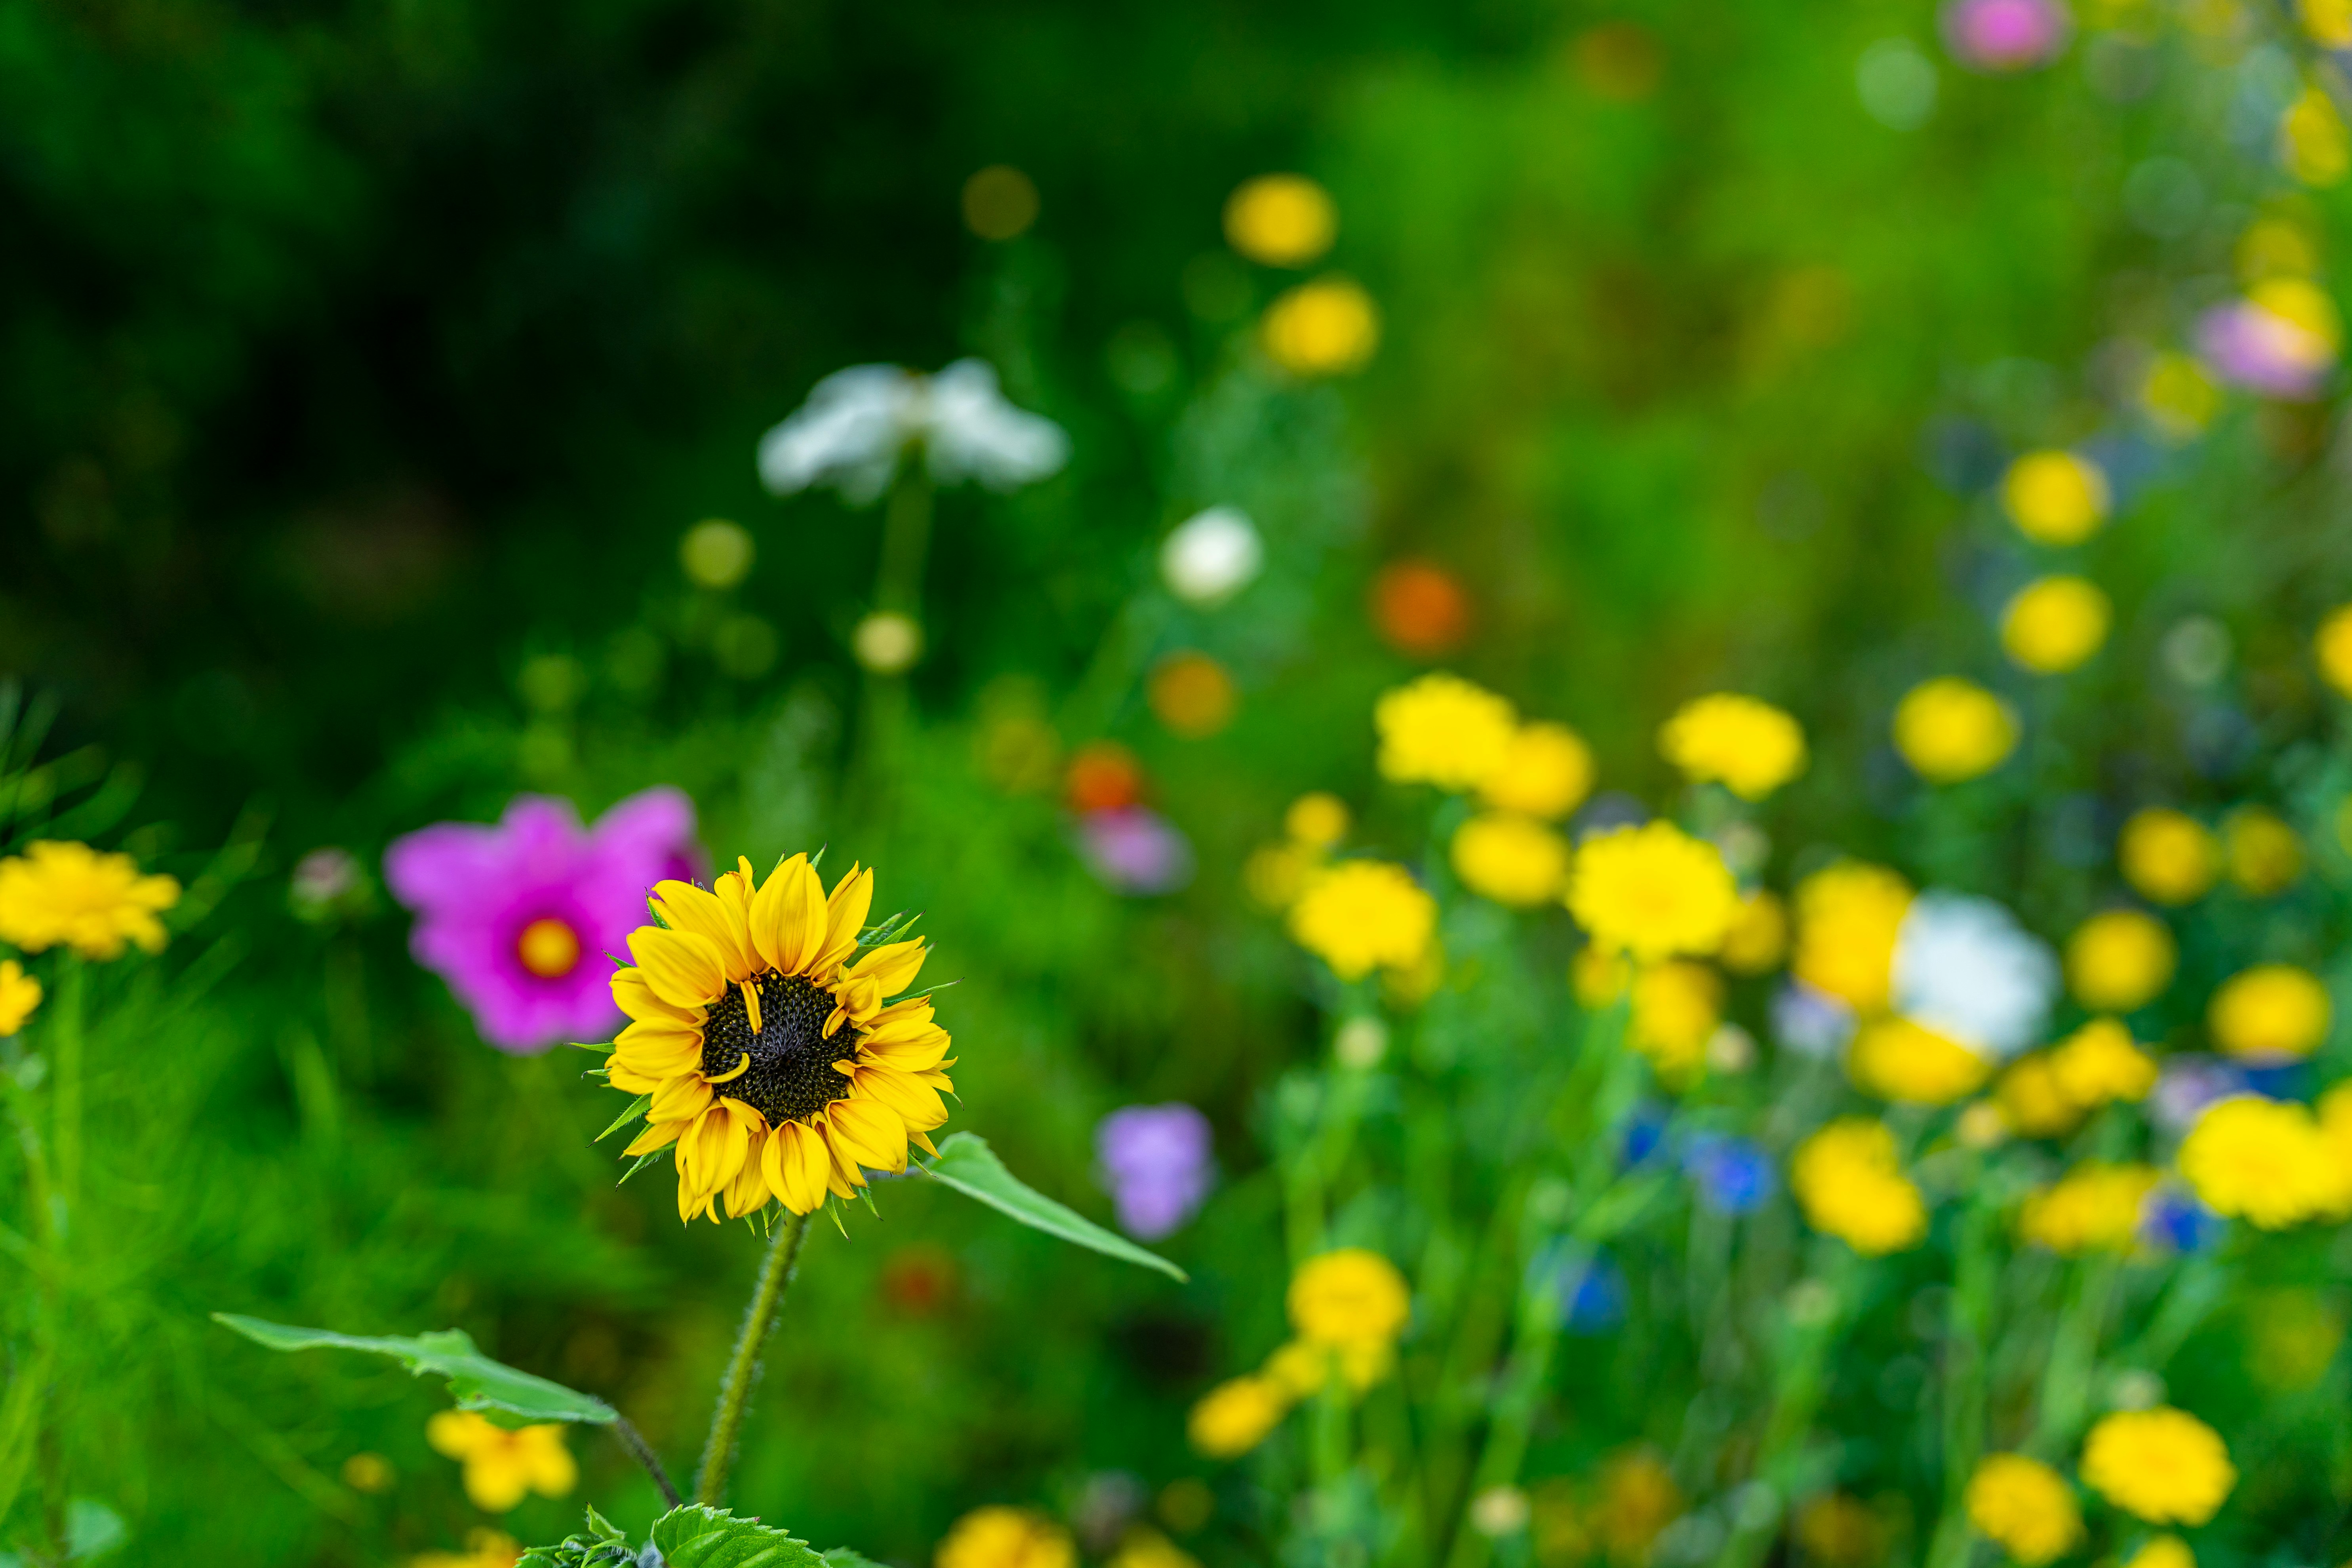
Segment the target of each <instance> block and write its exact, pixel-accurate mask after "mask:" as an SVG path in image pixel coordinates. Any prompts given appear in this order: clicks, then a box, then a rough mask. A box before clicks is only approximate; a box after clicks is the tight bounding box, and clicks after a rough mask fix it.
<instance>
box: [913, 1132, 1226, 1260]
mask: <svg viewBox="0 0 2352 1568" xmlns="http://www.w3.org/2000/svg"><path fill="white" fill-rule="evenodd" d="M908 1169H910V1170H916V1171H920V1172H922V1173H923V1174H925V1175H927V1176H929V1177H930V1178H931V1179H932V1180H933V1181H935V1182H938V1183H940V1184H941V1185H943V1186H950V1187H953V1188H954V1189H955V1190H956V1191H957V1192H960V1193H961V1194H963V1195H964V1196H966V1197H968V1198H974V1199H977V1200H978V1201H980V1202H981V1203H983V1204H986V1205H988V1206H989V1207H990V1208H992V1209H994V1210H996V1211H997V1212H998V1213H999V1214H1003V1215H1011V1216H1012V1217H1013V1218H1014V1219H1017V1220H1019V1221H1020V1222H1021V1223H1022V1224H1023V1225H1025V1226H1029V1227H1030V1228H1031V1229H1032V1230H1042V1231H1044V1232H1045V1234H1046V1235H1048V1236H1055V1237H1061V1238H1062V1239H1063V1240H1064V1241H1066V1242H1069V1243H1071V1244H1072V1245H1074V1246H1076V1247H1087V1248H1088V1249H1090V1250H1092V1251H1095V1252H1099V1253H1101V1254H1103V1255H1104V1256H1105V1257H1107V1258H1119V1259H1121V1260H1123V1261H1125V1262H1129V1263H1134V1264H1139V1265H1140V1266H1142V1267H1143V1268H1157V1269H1158V1270H1160V1272H1161V1273H1162V1274H1165V1275H1167V1276H1169V1277H1170V1278H1171V1279H1179V1280H1181V1279H1188V1278H1189V1276H1187V1275H1186V1274H1185V1272H1184V1271H1183V1270H1182V1269H1181V1268H1177V1267H1176V1266H1175V1265H1174V1264H1172V1263H1171V1262H1169V1261H1168V1260H1167V1259H1166V1258H1162V1257H1160V1255H1159V1254H1158V1253H1156V1252H1146V1251H1145V1250H1144V1249H1143V1248H1142V1247H1138V1246H1136V1245H1135V1243H1133V1242H1131V1241H1129V1240H1128V1239H1127V1237H1123V1236H1118V1235H1116V1234H1114V1233H1113V1232H1110V1231H1108V1230H1105V1229H1104V1228H1103V1227H1102V1226H1098V1225H1097V1224H1096V1223H1095V1222H1094V1221H1092V1220H1090V1219H1088V1218H1087V1217H1086V1216H1085V1215H1082V1214H1079V1213H1078V1212H1076V1210H1075V1209H1070V1208H1066V1207H1065V1206H1063V1205H1060V1204H1057V1203H1055V1201H1054V1200H1053V1199H1051V1198H1049V1197H1047V1196H1046V1195H1045V1194H1043V1193H1041V1192H1038V1191H1036V1190H1035V1189H1034V1188H1033V1187H1031V1186H1029V1185H1028V1184H1026V1183H1024V1181H1022V1180H1021V1178H1020V1177H1018V1176H1016V1175H1014V1174H1013V1173H1012V1172H1010V1171H1008V1170H1006V1169H1005V1168H1004V1162H1003V1161H1002V1160H1000V1159H998V1158H997V1157H996V1151H995V1150H993V1149H991V1148H990V1147H989V1146H988V1141H987V1140H986V1139H984V1138H982V1137H981V1136H980V1135H979V1134H978V1133H976V1132H958V1133H954V1134H952V1135H950V1137H949V1138H947V1139H946V1140H945V1141H944V1142H941V1143H940V1157H939V1158H938V1159H936V1160H933V1161H932V1162H930V1163H929V1164H924V1163H920V1162H917V1163H914V1164H912V1165H910V1166H908Z"/></svg>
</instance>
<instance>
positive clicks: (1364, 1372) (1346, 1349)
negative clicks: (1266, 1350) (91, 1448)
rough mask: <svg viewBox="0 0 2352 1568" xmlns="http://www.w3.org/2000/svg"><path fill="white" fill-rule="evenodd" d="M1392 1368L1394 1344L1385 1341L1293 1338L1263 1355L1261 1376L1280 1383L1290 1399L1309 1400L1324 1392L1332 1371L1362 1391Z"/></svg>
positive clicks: (1393, 1367)
mask: <svg viewBox="0 0 2352 1568" xmlns="http://www.w3.org/2000/svg"><path fill="white" fill-rule="evenodd" d="M1394 1370H1396V1347H1395V1346H1394V1345H1392V1344H1391V1343H1389V1342H1387V1341H1386V1340H1360V1341H1357V1342H1353V1343H1350V1344H1344V1345H1325V1344H1317V1343H1315V1342H1312V1341H1310V1340H1292V1341H1290V1342H1287V1343H1286V1344H1285V1345H1283V1346H1282V1348H1281V1349H1279V1350H1277V1351H1276V1352H1274V1353H1273V1354H1272V1355H1270V1356H1268V1357H1266V1361H1265V1367H1264V1368H1263V1369H1262V1371H1261V1375H1263V1376H1265V1377H1267V1378H1269V1379H1271V1380H1273V1381H1274V1382H1275V1383H1276V1384H1279V1385H1280V1386H1281V1387H1282V1389H1283V1391H1284V1392H1285V1393H1286V1394H1289V1395H1290V1396H1291V1398H1293V1399H1309V1398H1312V1397H1313V1396H1315V1395H1316V1394H1320V1393H1322V1392H1323V1390H1324V1388H1325V1387H1326V1386H1327V1385H1328V1384H1329V1383H1330V1381H1331V1377H1332V1374H1333V1373H1338V1374H1339V1378H1340V1380H1341V1381H1342V1382H1344V1383H1345V1384H1347V1385H1348V1386H1349V1388H1351V1389H1354V1390H1355V1391H1356V1392H1357V1393H1359V1394H1361V1393H1362V1392H1363V1391H1364V1390H1366V1389H1368V1388H1370V1387H1371V1386H1372V1384H1376V1383H1378V1382H1380V1381H1381V1379H1382V1378H1384V1377H1386V1376H1387V1375H1388V1374H1389V1373H1391V1372H1393V1371H1394Z"/></svg>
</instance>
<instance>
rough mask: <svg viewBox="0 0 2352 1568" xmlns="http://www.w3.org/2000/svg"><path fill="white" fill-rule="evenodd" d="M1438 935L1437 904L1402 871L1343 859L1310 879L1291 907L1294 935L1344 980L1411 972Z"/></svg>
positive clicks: (1382, 862) (1382, 864)
mask: <svg viewBox="0 0 2352 1568" xmlns="http://www.w3.org/2000/svg"><path fill="white" fill-rule="evenodd" d="M1436 932H1437V902H1436V900H1433V899H1432V898H1431V897H1430V896H1429V895H1428V894H1427V893H1426V892H1423V890H1422V888H1421V884H1419V883H1418V882H1415V881H1414V880H1413V879H1412V877H1410V876H1408V875H1407V874H1406V872H1405V869H1404V868H1403V867H1402V866H1392V865H1391V864H1389V863H1388V862H1387V861H1385V860H1342V861H1340V862H1339V864H1338V865H1336V866H1327V867H1324V868H1321V869H1320V870H1318V871H1317V872H1315V873H1314V874H1313V875H1312V876H1310V877H1308V878H1307V886H1306V889H1305V890H1304V891H1302V892H1301V893H1300V894H1299V896H1298V901H1297V903H1295V904H1293V905H1291V906H1290V934H1291V937H1292V939H1293V940H1295V941H1296V942H1297V943H1298V945H1299V946H1301V947H1303V948H1305V949H1306V950H1307V952H1311V953H1313V954H1315V955H1316V956H1317V957H1318V958H1320V959H1321V960H1322V961H1323V962H1324V963H1328V964H1329V965H1330V966H1331V973H1334V974H1336V975H1338V976H1339V978H1340V979H1342V980H1360V979H1362V978H1363V977H1364V976H1365V975H1367V974H1369V973H1371V972H1372V971H1373V970H1374V969H1376V968H1380V967H1383V966H1385V967H1387V968H1391V969H1410V968H1412V966H1413V965H1415V964H1417V963H1420V962H1421V961H1422V960H1423V957H1425V956H1426V955H1427V953H1428V952H1429V949H1430V946H1431V943H1432V940H1433V938H1434V936H1435V935H1436Z"/></svg>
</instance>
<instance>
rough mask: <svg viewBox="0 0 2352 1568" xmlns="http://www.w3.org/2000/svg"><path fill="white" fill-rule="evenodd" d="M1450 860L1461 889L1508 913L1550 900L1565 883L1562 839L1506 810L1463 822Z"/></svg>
mask: <svg viewBox="0 0 2352 1568" xmlns="http://www.w3.org/2000/svg"><path fill="white" fill-rule="evenodd" d="M1451 858H1452V859H1453V862H1454V875H1455V876H1457V877H1460V878H1461V879H1462V885H1463V886H1464V887H1465V888H1467V889H1470V890H1471V891H1472V892H1474V893H1476V894H1478V895H1479V896H1480V897H1481V898H1487V899H1492V900H1495V901H1496V903H1498V904H1508V905H1510V906H1511V907H1512V908H1513V909H1522V910H1524V909H1533V908H1534V907H1535V906H1536V905H1538V904H1541V903H1547V902H1549V901H1550V900H1553V899H1555V898H1557V897H1559V891H1560V888H1561V886H1562V885H1563V884H1564V883H1566V882H1567V880H1568V858H1569V857H1568V840H1566V839H1564V838H1562V837H1560V836H1559V834H1557V833H1555V832H1553V831H1552V830H1551V829H1550V828H1549V827H1547V826H1544V825H1543V824H1542V823H1540V822H1538V821H1537V820H1536V819H1535V818H1533V817H1531V816H1518V815H1517V814H1515V813H1512V812H1505V811H1483V812H1480V813H1479V814H1478V815H1477V816H1473V817H1471V818H1470V819H1469V820H1468V821H1466V822H1465V823H1463V825H1462V826H1460V827H1458V828H1456V829H1454V844H1453V850H1452V856H1451Z"/></svg>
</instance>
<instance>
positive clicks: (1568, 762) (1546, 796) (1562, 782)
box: [1478, 719, 1593, 822]
mask: <svg viewBox="0 0 2352 1568" xmlns="http://www.w3.org/2000/svg"><path fill="white" fill-rule="evenodd" d="M1592 774H1593V767H1592V748H1591V747H1590V746H1588V745H1586V744H1585V743H1584V738H1583V737H1582V736H1581V735H1579V734H1578V733H1577V732H1576V731H1573V730H1571V729H1570V728H1569V727H1568V726H1567V725H1565V724H1555V723H1551V722H1549V721H1546V720H1541V719H1538V720H1531V721H1528V722H1527V723H1525V724H1522V725H1520V726H1519V727H1518V728H1517V730H1516V731H1513V732H1512V734H1511V740H1510V743H1509V744H1508V745H1507V746H1505V747H1504V748H1503V761H1502V763H1501V765H1500V766H1498V767H1496V769H1495V771H1494V772H1492V773H1488V774H1487V775H1486V777H1485V778H1483V779H1481V780H1479V781H1478V795H1479V797H1480V798H1481V799H1482V800H1484V801H1485V802H1486V804H1487V805H1491V806H1493V807H1494V808H1495V809H1496V810H1497V811H1509V812H1517V814H1518V815H1519V816H1534V817H1540V818H1542V819H1543V820H1544V821H1546V822H1558V821H1559V819H1560V818H1561V817H1563V816H1567V815H1568V814H1569V813H1570V812H1571V811H1574V810H1575V809H1576V808H1577V807H1578V806H1580V805H1583V804H1584V797H1585V796H1586V795H1590V794H1591V793H1592Z"/></svg>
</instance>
